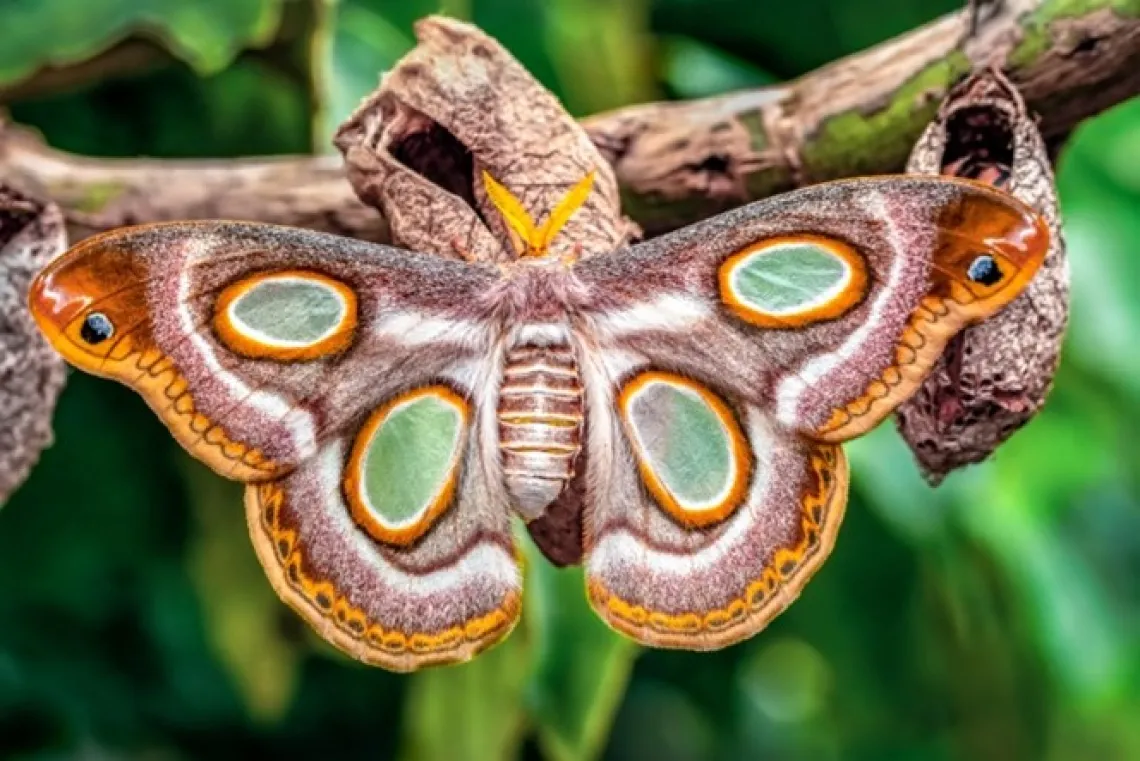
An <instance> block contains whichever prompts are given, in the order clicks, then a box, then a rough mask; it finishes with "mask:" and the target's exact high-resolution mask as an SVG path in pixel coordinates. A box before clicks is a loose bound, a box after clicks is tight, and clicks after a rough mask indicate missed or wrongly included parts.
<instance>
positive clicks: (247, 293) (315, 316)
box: [213, 270, 357, 362]
mask: <svg viewBox="0 0 1140 761" xmlns="http://www.w3.org/2000/svg"><path fill="white" fill-rule="evenodd" d="M213 325H214V331H215V333H216V334H217V336H218V339H219V340H220V341H221V342H222V343H223V344H224V345H225V346H227V347H228V348H230V349H231V350H232V351H234V352H236V353H237V354H240V355H241V356H244V357H250V358H253V359H273V360H277V361H281V362H290V361H299V360H313V359H320V358H322V357H327V356H329V355H332V354H338V353H340V352H342V351H344V350H345V349H347V348H348V347H349V346H350V345H351V344H352V338H353V335H354V333H355V331H356V325H357V299H356V294H355V292H353V290H352V289H351V288H349V287H348V286H347V285H345V284H344V283H342V282H340V281H339V280H335V279H333V278H331V277H328V276H327V275H323V274H320V273H318V272H311V271H307V270H280V271H276V272H262V273H258V274H256V275H253V276H251V277H248V278H245V279H244V280H239V281H237V282H236V283H232V284H231V285H229V286H228V287H226V288H225V290H223V291H222V293H221V295H220V296H219V297H218V300H217V302H216V304H215V305H214V320H213Z"/></svg>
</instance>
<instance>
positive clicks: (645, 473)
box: [618, 370, 752, 528]
mask: <svg viewBox="0 0 1140 761" xmlns="http://www.w3.org/2000/svg"><path fill="white" fill-rule="evenodd" d="M650 383H666V384H669V385H672V386H680V387H682V388H686V389H688V390H690V391H693V392H694V393H696V394H697V395H698V396H700V398H701V399H702V400H703V401H704V402H705V403H706V404H707V405H708V406H709V407H710V408H711V409H712V411H713V413H714V414H715V415H716V416H717V419H718V420H719V421H720V424H721V426H722V428H723V429H724V431H725V433H727V434H728V438H729V441H730V442H731V444H730V451H731V454H732V465H733V479H732V487H731V488H730V489H729V490H728V493H727V494H725V496H724V497H723V498H722V499H721V500H720V501H719V502H717V503H716V504H714V505H710V506H708V507H706V508H702V509H700V510H692V509H688V508H686V507H685V506H684V505H682V504H681V503H680V501H679V500H678V499H677V498H676V496H675V495H674V494H673V493H672V492H671V491H669V487H668V486H667V485H666V484H665V482H664V481H663V480H662V479H661V478H660V477H659V476H658V475H657V472H656V471H655V470H654V469H653V467H652V466H651V465H650V464H649V463H650V458H649V453H648V452H645V451H644V450H643V449H642V448H641V445H640V444H639V443H638V441H639V440H638V437H637V435H636V432H635V426H634V425H633V422H632V420H631V411H630V407H631V406H632V404H633V400H634V398H635V397H636V395H637V393H638V392H639V391H641V390H642V389H644V388H645V387H646V386H648V385H649V384H650ZM618 407H619V408H620V409H621V413H622V414H621V418H622V423H623V424H624V425H625V427H626V435H627V436H628V437H629V440H630V443H631V444H632V445H633V449H634V452H636V454H637V466H638V470H639V471H640V473H641V479H642V481H644V482H645V485H646V486H647V487H648V488H649V491H650V492H651V493H652V494H653V497H654V498H655V499H656V500H657V504H659V505H660V506H661V507H662V508H664V510H665V511H666V512H667V513H668V514H669V515H671V516H672V517H673V519H674V520H676V521H677V522H678V523H680V524H681V525H683V526H692V527H698V528H699V527H704V526H711V525H713V524H714V523H719V522H721V521H723V520H724V519H725V518H727V517H728V516H730V515H732V513H733V512H734V511H735V510H736V509H737V508H738V507H740V505H741V504H742V503H743V502H744V498H745V496H746V492H747V491H748V484H749V482H750V481H751V477H752V450H751V448H750V446H749V444H748V440H747V439H746V438H745V436H744V432H743V431H742V430H741V428H740V424H739V423H737V421H736V416H735V415H734V414H733V412H732V410H731V409H729V407H728V405H727V404H725V403H724V402H723V401H722V400H721V399H720V397H718V396H717V395H716V394H714V393H712V392H711V391H709V390H708V389H707V388H705V387H704V386H702V385H700V384H699V383H697V382H695V381H692V380H689V379H688V378H685V377H682V376H680V375H674V374H672V373H666V372H661V371H656V370H650V371H647V372H643V373H641V374H640V375H638V376H637V377H636V378H634V379H633V380H631V381H630V382H629V383H627V384H626V385H625V386H624V387H623V388H622V390H621V394H620V395H619V396H618Z"/></svg>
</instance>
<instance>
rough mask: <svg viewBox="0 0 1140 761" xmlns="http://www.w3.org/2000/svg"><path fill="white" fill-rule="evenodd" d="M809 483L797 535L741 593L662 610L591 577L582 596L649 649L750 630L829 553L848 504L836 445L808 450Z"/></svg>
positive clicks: (719, 644)
mask: <svg viewBox="0 0 1140 761" xmlns="http://www.w3.org/2000/svg"><path fill="white" fill-rule="evenodd" d="M811 468H812V474H813V481H812V484H811V485H810V486H809V488H808V489H806V490H805V493H804V494H803V496H802V498H801V510H800V527H801V531H800V538H799V541H798V542H797V543H796V544H795V545H794V546H792V547H783V548H780V549H777V550H776V551H775V553H774V554H773V557H772V560H771V562H769V563H768V564H767V565H766V566H765V568H764V570H763V572H762V573H761V574H760V576H759V578H757V579H755V580H753V581H752V582H751V583H749V584H748V586H747V587H746V589H745V591H744V593H743V594H741V595H740V596H738V597H735V598H733V599H732V600H730V601H729V602H728V603H727V604H725V605H723V606H720V607H718V608H714V609H711V610H702V611H687V612H681V613H667V612H664V611H655V610H651V609H648V608H646V607H644V606H642V605H639V604H637V603H634V602H631V601H629V600H625V599H622V598H621V597H619V596H618V595H616V594H614V593H613V592H612V591H611V590H610V589H608V588H607V587H606V586H605V584H604V583H603V582H602V581H601V580H600V579H597V578H588V579H587V581H586V596H587V597H588V598H589V600H590V604H591V605H592V606H593V608H594V610H595V611H596V612H597V613H598V615H599V616H601V617H602V619H603V620H604V621H605V622H606V623H607V624H608V625H609V626H610V627H612V628H613V629H615V630H616V631H618V632H621V633H622V634H625V635H626V636H628V637H631V638H632V639H634V640H637V641H638V642H640V643H641V644H644V645H648V646H650V647H664V648H678V649H684V650H718V649H720V648H723V647H728V646H729V645H734V644H736V643H738V642H741V641H742V640H745V639H748V638H749V637H751V636H753V635H755V634H757V633H758V632H760V631H761V630H762V629H764V628H765V627H766V626H767V625H768V623H769V622H771V621H772V619H774V618H775V617H776V616H778V615H779V614H780V613H782V612H783V611H784V610H785V609H787V607H788V606H789V605H791V604H792V602H794V601H795V599H796V598H797V597H798V596H799V594H800V592H801V591H802V590H803V588H804V586H805V585H806V584H807V582H808V581H809V580H810V579H811V577H812V576H813V575H814V574H815V572H816V571H817V570H819V568H820V566H822V565H823V562H824V561H825V560H826V559H827V557H828V556H829V555H830V554H831V550H832V547H834V545H835V537H836V535H837V534H838V532H839V526H840V524H841V523H842V522H843V513H844V510H845V508H846V506H847V487H848V475H849V474H848V466H847V458H846V456H845V455H844V453H843V450H842V449H840V448H839V447H838V446H834V445H828V444H819V445H815V446H813V449H812V453H811Z"/></svg>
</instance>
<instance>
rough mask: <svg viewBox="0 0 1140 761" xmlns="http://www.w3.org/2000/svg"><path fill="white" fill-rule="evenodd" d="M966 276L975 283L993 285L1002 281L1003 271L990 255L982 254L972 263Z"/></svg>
mask: <svg viewBox="0 0 1140 761" xmlns="http://www.w3.org/2000/svg"><path fill="white" fill-rule="evenodd" d="M966 276H967V277H969V278H970V279H971V280H973V281H974V282H975V283H981V284H982V285H993V284H995V283H997V282H998V281H1000V280H1001V278H1002V271H1001V267H999V266H998V263H997V261H996V260H994V258H993V257H992V256H990V255H989V254H981V255H980V256H978V257H977V258H976V259H974V261H972V262H970V267H969V269H968V270H966Z"/></svg>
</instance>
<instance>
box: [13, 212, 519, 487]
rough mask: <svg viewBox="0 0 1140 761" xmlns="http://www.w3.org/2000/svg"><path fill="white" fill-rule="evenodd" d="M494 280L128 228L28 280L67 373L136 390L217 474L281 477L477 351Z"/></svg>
mask: <svg viewBox="0 0 1140 761" xmlns="http://www.w3.org/2000/svg"><path fill="white" fill-rule="evenodd" d="M496 278H497V275H496V274H495V272H494V270H492V269H488V268H483V267H479V266H474V265H469V264H466V263H464V262H458V261H451V260H447V259H443V258H441V257H432V256H425V255H420V254H413V253H410V252H406V251H401V250H399V249H394V248H390V247H387V246H379V245H374V244H368V243H363V242H359V241H354V240H351V239H348V238H342V237H338V236H334V235H327V234H322V233H315V232H309V231H304V230H299V229H294V228H285V227H275V226H270V225H258V224H247V223H238V222H198V223H171V224H159V225H148V226H142V227H135V228H125V229H122V230H118V231H114V232H111V233H107V234H104V235H100V236H96V237H94V238H90V239H88V240H85V241H83V242H81V243H79V244H78V245H76V246H75V247H74V248H72V249H71V250H70V251H69V252H68V253H66V254H65V255H63V256H62V257H60V258H59V259H57V260H56V261H55V262H53V263H52V264H51V265H50V266H49V267H48V268H47V269H46V270H45V271H44V272H43V273H42V274H41V275H40V277H39V278H38V280H37V281H36V282H35V284H34V285H33V288H32V290H31V296H30V305H31V309H32V313H33V314H34V315H35V317H36V318H37V320H38V322H39V324H40V326H41V328H42V330H43V332H44V333H45V334H46V335H47V337H48V338H49V340H50V341H51V343H52V344H53V345H54V346H55V348H56V349H57V350H58V351H59V352H60V353H61V354H63V356H64V357H65V358H66V359H68V360H69V361H70V362H71V363H72V364H75V365H77V366H78V367H79V368H80V369H83V370H86V371H88V372H91V373H95V374H97V375H102V376H108V377H111V378H115V379H117V380H119V381H121V382H123V383H125V384H127V385H128V386H131V387H132V388H134V389H135V390H137V391H138V392H139V393H141V394H142V395H143V396H144V397H145V398H146V400H147V402H148V403H149V404H150V406H151V407H153V408H154V409H155V411H156V412H157V413H158V414H159V415H160V416H161V417H162V419H163V420H164V421H165V423H166V424H167V425H168V426H169V427H170V429H171V430H172V431H173V433H174V434H175V436H176V437H177V439H178V440H179V441H180V442H181V443H182V444H183V446H185V447H186V448H187V449H188V450H189V451H190V452H191V453H192V454H194V455H195V456H196V457H198V458H199V459H201V460H203V461H204V462H205V463H206V464H208V465H210V466H211V467H212V468H214V469H215V470H216V471H217V472H218V473H220V474H222V475H224V476H228V477H231V478H235V479H238V480H243V481H263V480H267V479H273V478H276V477H278V476H280V475H282V474H284V473H287V472H289V471H290V470H291V469H292V468H294V467H296V466H297V465H298V464H299V463H301V462H303V461H304V460H306V459H307V458H310V457H312V456H314V455H315V454H316V453H317V451H318V449H319V448H320V447H321V445H322V444H323V443H324V442H325V441H327V440H329V439H330V438H331V437H333V436H335V435H336V434H338V433H340V432H342V431H344V430H345V429H346V428H348V427H350V426H351V425H353V424H354V423H356V422H357V421H358V419H359V418H360V417H361V416H362V415H364V414H365V413H366V412H367V411H368V410H370V409H374V408H375V407H376V406H377V405H378V404H379V403H380V401H381V400H383V399H385V398H387V397H388V396H390V395H391V394H392V393H393V392H395V391H397V390H400V389H404V388H407V387H409V386H410V384H411V383H412V382H413V380H414V379H416V378H423V377H430V376H431V375H433V374H434V373H437V372H440V371H442V370H443V369H444V368H447V367H450V366H452V365H453V364H455V363H456V362H458V361H463V360H465V359H467V358H471V357H475V356H482V354H483V353H484V352H485V351H486V346H487V345H488V343H489V341H490V338H489V335H490V334H489V328H488V326H487V323H486V321H485V320H483V319H481V318H480V316H479V315H478V309H479V307H478V306H477V305H478V304H479V303H480V296H481V295H482V294H484V293H485V292H486V290H487V289H488V288H489V287H490V286H491V285H492V284H493V283H494V281H495V280H496Z"/></svg>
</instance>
